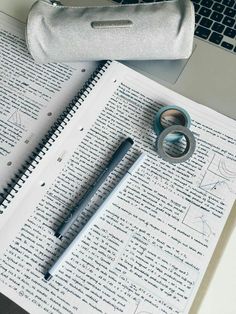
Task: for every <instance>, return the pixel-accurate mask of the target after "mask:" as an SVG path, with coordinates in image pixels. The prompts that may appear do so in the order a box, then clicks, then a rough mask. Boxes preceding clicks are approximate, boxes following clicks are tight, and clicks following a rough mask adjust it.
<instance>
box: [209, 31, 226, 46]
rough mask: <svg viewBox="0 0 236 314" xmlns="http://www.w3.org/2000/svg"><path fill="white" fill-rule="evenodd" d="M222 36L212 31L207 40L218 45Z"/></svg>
mask: <svg viewBox="0 0 236 314" xmlns="http://www.w3.org/2000/svg"><path fill="white" fill-rule="evenodd" d="M222 38H223V35H221V34H218V33H215V32H213V33H212V34H211V36H210V38H209V41H210V42H212V43H214V44H217V45H219V44H220V42H221V40H222Z"/></svg>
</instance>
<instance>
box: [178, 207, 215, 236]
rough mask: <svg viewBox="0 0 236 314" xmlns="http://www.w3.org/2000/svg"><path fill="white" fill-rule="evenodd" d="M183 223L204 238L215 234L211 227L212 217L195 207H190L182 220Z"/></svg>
mask: <svg viewBox="0 0 236 314" xmlns="http://www.w3.org/2000/svg"><path fill="white" fill-rule="evenodd" d="M183 223H184V224H185V225H187V226H188V227H190V228H191V229H193V230H195V231H197V232H198V233H200V234H201V235H202V236H203V237H204V238H209V237H211V236H212V235H214V234H215V232H214V230H213V228H212V225H214V221H213V218H212V216H211V217H210V214H208V213H207V212H204V210H202V209H200V208H199V207H197V206H194V205H191V206H190V207H189V209H188V211H187V213H186V215H185V217H184V219H183Z"/></svg>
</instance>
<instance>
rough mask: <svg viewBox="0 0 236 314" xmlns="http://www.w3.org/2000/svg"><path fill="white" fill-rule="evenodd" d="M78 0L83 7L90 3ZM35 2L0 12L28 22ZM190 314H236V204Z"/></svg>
mask: <svg viewBox="0 0 236 314" xmlns="http://www.w3.org/2000/svg"><path fill="white" fill-rule="evenodd" d="M79 1H80V3H82V4H84V5H88V2H91V1H90V0H82V1H81V0H79ZM94 2H95V3H96V0H95V1H94ZM33 3H34V0H10V1H9V0H0V11H3V12H4V13H7V14H9V15H11V16H13V17H15V18H17V19H18V20H21V21H23V22H25V20H26V17H27V14H28V11H29V9H30V7H31V5H32V4H33ZM63 3H65V1H64V2H63ZM66 3H68V4H71V3H72V4H74V3H76V0H74V1H73V0H67V1H66ZM104 3H106V0H104ZM2 306H6V311H4V312H2V310H3V308H2ZM7 306H8V307H7ZM0 313H4V314H7V313H9V314H20V313H23V312H21V311H20V309H18V308H17V307H14V306H13V307H11V305H9V303H7V304H6V300H4V299H3V298H2V297H1V296H0ZM32 314H33V313H32ZM88 314H89V313H88ZM189 314H236V203H235V205H234V207H233V209H232V211H231V215H230V217H229V219H228V222H227V224H226V226H225V229H224V232H223V234H222V236H221V239H220V241H219V243H218V246H217V248H216V250H215V253H214V255H213V258H212V260H211V263H210V265H209V267H208V270H207V272H206V275H205V277H204V280H203V282H202V285H201V287H200V289H199V291H198V294H197V297H196V299H195V302H194V304H193V306H192V309H191V312H190V313H189Z"/></svg>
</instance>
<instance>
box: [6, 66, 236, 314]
mask: <svg viewBox="0 0 236 314" xmlns="http://www.w3.org/2000/svg"><path fill="white" fill-rule="evenodd" d="M101 91H102V92H101ZM168 104H177V105H179V106H181V107H183V108H185V109H186V110H187V111H188V112H189V114H190V116H191V118H192V126H191V130H192V131H193V132H194V135H195V137H196V141H197V147H196V151H195V153H194V155H193V156H192V158H191V159H190V160H189V161H187V162H185V163H183V164H175V165H174V164H169V163H167V162H165V161H163V160H161V159H160V158H159V157H158V154H157V153H156V151H155V140H156V136H155V134H154V132H153V130H152V123H153V119H154V116H155V113H156V112H157V110H158V109H159V108H160V107H161V106H163V105H168ZM127 136H130V137H131V138H133V139H134V142H135V144H134V146H133V147H132V149H131V151H130V152H129V153H128V154H127V156H126V158H125V159H124V160H123V161H122V163H121V165H120V166H119V167H118V168H117V169H116V171H114V173H113V174H111V175H110V176H109V178H108V180H107V182H106V183H105V184H104V185H103V186H102V188H101V189H99V191H98V193H97V195H96V197H95V198H94V199H93V200H92V201H91V203H90V204H88V206H87V208H86V210H85V212H84V213H83V215H82V216H81V217H80V218H79V219H78V221H77V223H76V224H75V225H74V226H73V227H72V228H71V230H70V232H69V233H68V236H67V237H66V238H65V239H64V240H63V241H60V240H59V239H56V238H55V237H54V235H53V234H54V231H55V230H56V229H57V227H58V226H59V225H60V223H61V222H62V220H63V218H65V217H66V216H67V214H68V212H69V210H70V209H71V207H72V206H73V204H74V203H75V202H76V201H77V200H78V199H79V198H80V197H81V195H82V194H83V193H84V192H85V191H86V189H87V188H88V187H89V185H90V184H91V183H92V182H93V181H94V179H95V178H96V177H97V176H98V174H99V173H100V171H101V169H102V168H103V167H104V165H105V163H106V162H107V161H108V160H109V158H110V157H111V155H112V153H113V151H114V150H115V149H116V147H117V146H118V145H119V143H120V142H121V141H122V140H123V139H124V138H125V137H127ZM235 141H236V134H235V121H233V120H230V119H229V118H226V117H224V116H223V115H220V114H218V113H216V112H214V111H212V110H210V109H207V108H205V107H203V106H201V105H199V104H197V103H194V102H192V101H190V100H188V99H186V98H184V97H182V96H180V95H178V94H176V93H174V92H171V91H169V90H167V89H166V88H164V87H162V86H160V85H159V84H157V83H155V82H153V81H151V80H149V79H147V78H145V77H143V76H141V75H140V74H138V73H135V72H134V71H132V70H130V69H129V68H126V67H125V66H123V65H121V64H119V63H117V62H113V63H112V64H111V66H110V67H109V68H108V70H107V71H106V73H105V74H104V75H103V76H102V78H101V79H100V80H99V82H98V83H97V85H96V86H95V88H94V89H93V91H92V92H91V93H90V95H89V97H87V98H86V99H85V100H84V103H83V105H82V106H81V108H80V109H79V111H78V112H77V113H76V114H75V115H74V117H73V118H72V119H71V121H70V123H68V124H67V126H66V128H65V129H64V131H63V132H62V133H61V135H60V136H59V138H58V140H57V141H56V142H55V143H54V144H53V146H52V147H51V150H50V151H49V152H48V154H47V155H46V156H45V157H44V159H43V160H42V162H41V163H40V164H39V166H38V168H36V169H35V171H34V172H33V173H32V175H31V176H30V177H29V179H28V181H27V182H26V184H25V185H24V186H23V188H22V189H21V192H20V193H18V194H17V196H16V197H15V198H14V199H13V200H12V202H11V203H10V205H9V206H8V208H7V211H6V214H5V216H4V217H5V218H4V221H2V225H1V226H2V227H1V231H0V239H1V246H0V247H1V260H0V281H1V284H0V288H1V291H3V293H5V294H6V295H7V296H8V297H10V298H11V299H12V300H14V301H15V302H17V303H18V304H20V305H21V306H22V307H23V308H25V309H26V310H28V311H29V312H32V313H40V314H42V313H78V312H80V313H83V314H84V313H86V314H87V313H89V314H93V313H103V314H110V313H115V314H117V313H125V314H138V313H143V312H144V313H145V312H147V313H155V314H156V313H168V314H169V313H188V312H189V309H190V307H191V304H192V301H193V299H194V297H195V295H196V292H197V289H198V287H199V284H200V282H201V280H202V277H203V275H204V272H205V270H206V267H207V265H208V263H209V261H210V258H211V255H212V253H213V251H214V248H215V245H216V243H217V240H218V238H219V236H220V233H221V231H222V229H223V226H224V224H225V222H226V219H227V217H228V215H229V213H230V209H231V207H232V205H233V201H234V199H235V193H236V163H235V158H236V148H235V147H236V146H235ZM140 152H146V153H147V159H146V160H145V162H144V163H143V164H142V165H141V166H140V168H139V169H138V171H137V173H136V175H135V176H134V177H133V178H131V179H130V181H129V182H128V183H127V186H126V187H125V188H124V189H123V190H122V191H121V192H120V193H119V194H118V195H117V197H115V198H114V199H113V200H112V203H111V204H110V205H109V206H108V207H107V208H106V210H105V211H104V213H103V215H101V216H100V217H99V219H98V220H97V221H95V223H94V224H93V225H92V226H91V228H89V229H88V231H87V234H86V235H85V236H84V238H83V239H82V241H81V243H80V244H79V245H78V247H77V248H76V249H75V251H74V252H73V253H72V254H71V256H70V257H69V258H68V260H67V261H66V262H65V264H64V266H63V267H62V269H61V270H60V272H59V274H58V275H57V276H55V277H54V278H53V279H52V280H51V281H50V282H49V283H46V282H45V281H44V280H43V274H44V273H45V271H46V270H47V269H48V268H49V266H50V265H51V264H52V262H53V261H54V260H55V259H56V257H57V256H58V255H59V254H60V252H61V251H62V250H63V249H64V248H65V247H66V246H67V244H68V243H69V242H70V241H71V240H72V239H73V237H74V236H75V235H76V234H77V232H78V230H80V228H81V227H82V226H83V225H84V224H85V223H86V221H87V219H88V218H89V217H90V216H91V215H92V213H93V212H94V211H96V209H97V208H98V206H99V205H100V204H101V202H102V200H103V199H104V197H105V196H107V195H108V194H109V192H110V191H111V189H112V188H113V187H114V186H115V184H116V182H117V181H118V179H119V178H120V177H121V176H122V174H123V173H125V171H126V169H128V167H129V166H130V164H131V163H132V162H133V161H134V160H135V159H136V158H137V156H138V155H139V154H140ZM16 208H17V209H18V210H17V212H16V210H15V209H16ZM13 213H14V216H13ZM12 217H14V221H13V219H10V218H12Z"/></svg>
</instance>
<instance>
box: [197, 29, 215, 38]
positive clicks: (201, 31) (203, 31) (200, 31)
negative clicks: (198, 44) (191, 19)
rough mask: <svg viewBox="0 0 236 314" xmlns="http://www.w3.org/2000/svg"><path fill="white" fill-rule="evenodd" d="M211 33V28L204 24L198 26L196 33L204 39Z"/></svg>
mask: <svg viewBox="0 0 236 314" xmlns="http://www.w3.org/2000/svg"><path fill="white" fill-rule="evenodd" d="M210 33H211V31H210V30H209V29H207V28H205V27H202V26H198V27H197V28H196V30H195V35H196V36H198V37H200V38H203V39H207V38H208V37H209V35H210Z"/></svg>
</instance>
